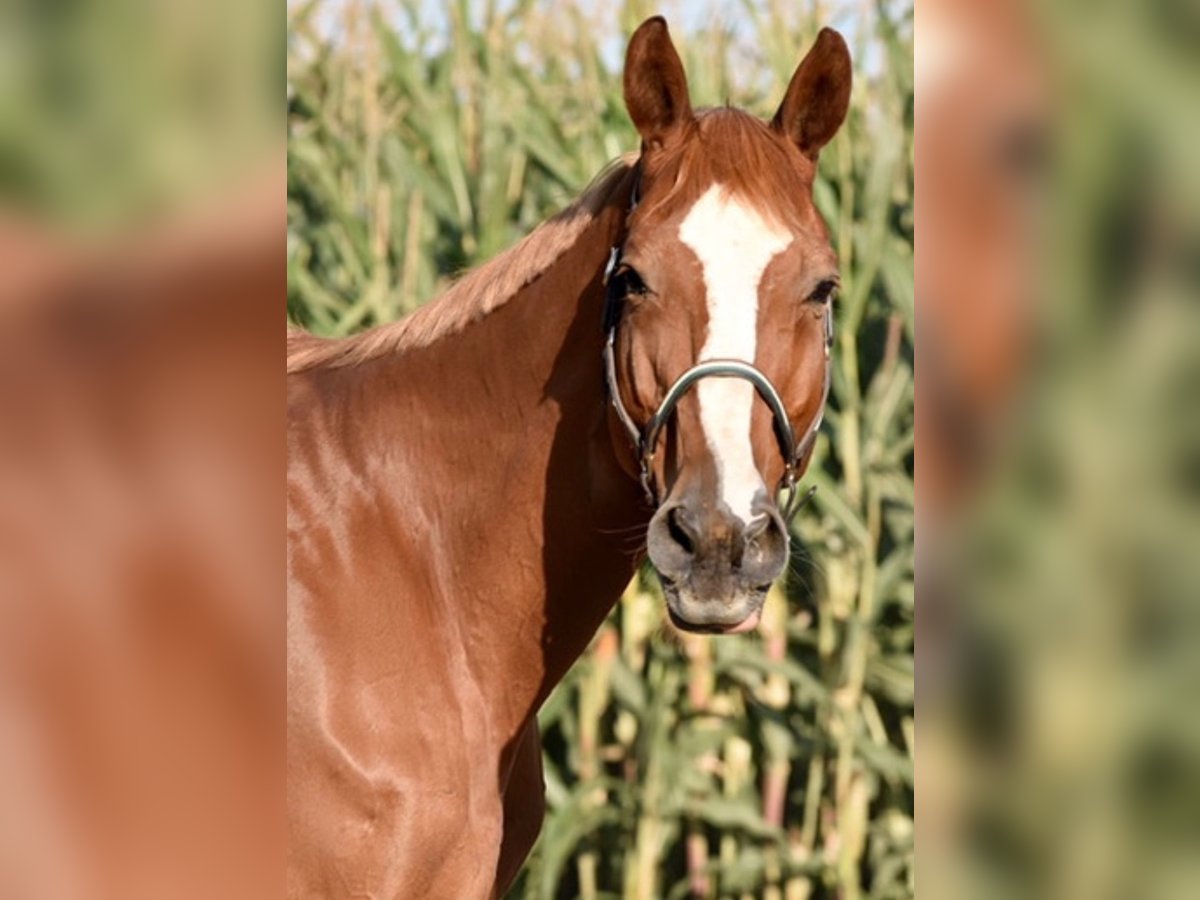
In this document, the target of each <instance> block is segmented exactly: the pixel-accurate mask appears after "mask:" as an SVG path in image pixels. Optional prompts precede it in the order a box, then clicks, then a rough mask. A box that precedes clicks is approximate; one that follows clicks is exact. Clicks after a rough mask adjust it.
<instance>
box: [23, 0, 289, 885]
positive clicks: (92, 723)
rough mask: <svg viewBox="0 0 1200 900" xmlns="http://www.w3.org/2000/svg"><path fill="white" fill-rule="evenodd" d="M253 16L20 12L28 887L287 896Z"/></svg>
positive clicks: (267, 157)
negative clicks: (283, 890)
mask: <svg viewBox="0 0 1200 900" xmlns="http://www.w3.org/2000/svg"><path fill="white" fill-rule="evenodd" d="M234 11H235V7H233V6H232V5H231V4H227V3H217V4H207V5H204V6H200V5H195V4H192V5H184V4H170V5H167V4H160V3H149V2H133V0H125V2H116V3H104V4H101V3H90V4H89V3H84V4H71V5H65V6H64V5H61V4H44V3H36V2H28V3H19V4H15V5H9V6H6V7H5V10H4V12H3V14H0V16H2V21H3V24H2V25H0V33H2V34H3V44H4V50H3V58H4V61H5V72H4V81H3V83H2V85H0V98H2V107H0V108H2V109H3V116H2V118H0V122H2V125H0V185H2V189H0V190H2V193H0V798H3V799H0V897H4V898H6V900H34V898H39V900H40V898H147V900H149V898H164V897H172V898H197V900H201V898H215V897H222V898H226V897H227V898H235V897H245V898H258V897H265V896H275V895H278V893H279V892H280V889H281V885H282V874H283V854H284V851H285V837H284V834H283V808H284V804H285V796H284V787H283V785H284V780H283V772H282V771H281V760H282V758H283V753H282V746H281V744H282V741H283V720H284V703H285V697H286V694H285V676H284V673H283V671H282V669H283V617H282V603H281V599H282V591H283V586H282V565H283V548H284V536H283V533H282V530H281V529H280V527H279V525H280V522H279V511H280V509H281V508H282V504H283V482H282V477H281V473H282V470H283V444H282V438H281V435H282V429H283V391H282V377H281V375H280V366H279V353H280V348H281V346H282V344H281V340H280V338H281V337H282V334H281V332H282V328H281V324H282V323H281V322H280V318H281V317H280V315H279V302H280V299H281V297H282V296H283V291H284V272H283V265H282V250H283V246H284V230H285V224H284V199H283V188H284V172H283V162H282V150H281V148H280V147H279V142H278V138H277V135H278V129H279V124H280V117H279V113H278V107H277V103H278V96H277V91H278V86H279V85H280V78H279V72H278V69H279V65H278V59H279V48H280V46H281V44H282V36H281V34H280V31H279V28H278V25H277V22H278V20H277V19H275V20H274V22H271V23H269V24H268V23H267V22H265V21H263V20H262V19H259V20H257V21H256V20H255V19H254V18H252V17H251V16H249V15H247V14H246V13H244V12H239V13H238V14H237V15H236V16H234V15H232V14H233V13H234ZM272 18H274V17H272ZM267 74H270V75H272V76H273V78H272V79H271V80H270V81H268V79H267V78H266V77H265V76H266V75H267Z"/></svg>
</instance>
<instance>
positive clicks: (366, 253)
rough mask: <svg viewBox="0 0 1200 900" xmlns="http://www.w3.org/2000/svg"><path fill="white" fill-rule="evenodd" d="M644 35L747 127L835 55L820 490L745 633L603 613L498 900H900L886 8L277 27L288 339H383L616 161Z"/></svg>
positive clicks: (399, 19)
mask: <svg viewBox="0 0 1200 900" xmlns="http://www.w3.org/2000/svg"><path fill="white" fill-rule="evenodd" d="M656 13H662V14H664V15H665V16H666V17H667V20H668V22H669V23H670V27H671V31H672V35H673V37H674V40H675V42H676V44H677V46H678V47H679V49H680V52H681V55H682V57H683V60H684V65H685V68H686V70H687V74H688V80H689V82H690V85H691V91H692V100H693V103H694V104H696V105H714V104H722V103H726V102H728V103H732V104H734V105H736V106H740V107H744V108H746V109H748V110H750V111H752V112H754V113H756V114H758V115H760V116H763V117H765V118H769V117H770V116H771V115H773V113H774V112H775V109H776V108H777V106H778V104H779V101H780V99H781V98H782V95H783V90H784V88H785V86H786V85H787V82H788V80H789V79H790V77H791V75H792V73H793V72H794V71H795V68H796V66H797V65H798V64H799V62H800V60H801V58H802V57H803V56H804V53H805V52H806V51H807V49H808V47H809V46H811V44H812V41H813V39H814V38H815V36H816V33H817V31H818V30H819V28H820V27H822V26H826V25H828V26H832V27H834V28H837V29H839V30H840V31H842V33H843V34H844V35H845V36H846V38H847V41H848V42H849V45H850V47H851V52H852V56H853V58H854V60H855V66H856V69H855V86H854V93H853V97H852V101H851V111H850V115H849V119H848V121H847V123H846V125H845V126H844V128H843V130H842V132H841V133H840V135H839V136H838V137H837V138H835V139H834V141H833V142H832V143H831V144H830V145H829V146H828V147H827V148H826V149H825V150H824V151H823V153H822V157H821V166H820V176H819V178H818V180H817V184H816V188H815V195H816V201H817V205H818V207H819V208H820V210H821V212H822V213H823V214H824V216H825V219H826V221H827V222H828V224H829V226H830V231H831V234H832V236H833V241H834V246H835V248H836V249H837V251H838V254H839V257H840V260H841V270H842V280H843V285H844V289H843V292H842V295H841V297H840V299H839V300H838V301H837V332H838V338H837V340H838V343H837V345H836V347H835V353H834V364H835V369H834V372H835V376H834V386H833V396H832V398H831V409H830V413H829V414H828V416H827V421H828V423H829V424H828V426H827V428H826V429H825V431H824V434H823V436H822V437H821V440H820V442H819V444H818V447H817V452H816V457H815V461H814V463H813V467H812V470H811V473H810V479H811V480H812V481H813V482H814V483H817V484H818V485H819V486H820V490H819V491H818V492H817V495H816V498H815V501H814V503H813V505H811V506H810V507H809V508H808V509H807V511H806V512H805V513H803V514H802V515H801V516H799V517H798V520H797V524H796V533H795V538H796V540H795V553H794V558H793V560H792V565H791V567H790V572H789V574H788V576H787V577H786V579H784V580H783V581H782V582H781V583H780V584H778V585H777V586H776V588H775V589H774V590H773V592H772V593H771V596H770V599H769V601H768V607H767V611H766V614H765V616H764V621H763V625H762V627H761V629H760V632H759V633H757V634H754V635H750V636H734V637H728V638H717V639H713V638H709V637H702V636H691V635H681V634H679V633H677V632H675V631H674V630H673V629H672V628H671V627H670V625H669V624H667V622H666V608H665V605H664V603H663V600H662V597H661V596H660V594H659V590H658V587H657V584H656V582H655V580H654V577H653V576H652V575H651V574H650V573H648V572H647V573H644V575H643V577H639V578H638V579H636V580H635V582H634V583H633V584H631V585H630V586H629V589H628V590H627V591H626V593H625V595H624V597H623V598H622V599H621V601H620V603H619V604H618V605H617V608H616V609H615V611H614V612H613V614H612V616H611V617H610V618H609V620H608V622H607V623H606V624H605V625H604V626H603V628H602V629H601V631H600V633H599V634H598V635H597V637H596V639H595V641H594V643H593V645H592V647H591V648H590V649H589V651H588V652H587V653H586V655H585V656H584V657H583V658H582V659H581V660H580V662H579V663H578V664H577V665H576V666H575V667H574V669H573V670H572V671H571V673H570V674H569V675H568V676H567V678H566V680H565V681H564V682H563V683H562V685H561V686H560V687H559V688H558V690H557V691H556V693H555V694H554V695H553V696H552V697H551V698H550V700H549V701H548V702H547V703H546V705H545V707H544V709H543V710H542V712H541V715H540V716H539V721H540V724H541V727H542V731H543V735H544V745H545V771H546V781H547V800H548V813H547V817H546V821H545V825H544V827H543V829H542V835H541V838H540V840H539V842H538V844H537V846H536V848H535V849H534V851H533V854H532V855H531V857H530V859H529V861H528V863H527V865H526V867H525V869H524V871H523V872H522V874H521V876H520V878H519V880H518V882H517V884H516V885H515V886H514V888H513V890H512V892H511V893H510V896H511V897H517V898H525V897H528V898H553V897H583V898H596V897H602V896H604V897H616V896H623V897H629V898H652V897H690V896H695V897H710V896H712V897H718V896H719V897H742V896H747V897H751V896H752V897H765V898H784V897H787V898H803V897H844V898H859V897H867V896H871V897H878V898H901V897H911V896H913V891H914V886H913V790H912V786H913V715H912V706H913V599H914V591H913V484H912V474H913V462H912V458H913V440H914V437H913V425H914V423H913V381H912V361H913V156H912V117H913V80H912V79H913V69H912V9H911V7H910V6H906V5H905V4H903V3H884V4H878V5H876V4H861V3H849V2H834V3H821V4H795V3H782V2H665V3H661V4H651V3H645V2H627V3H605V2H589V0H579V2H566V3H563V2H555V3H548V2H467V0H461V2H454V3H449V4H430V3H427V2H420V0H399V2H389V0H380V2H342V0H338V2H334V0H313V2H308V3H292V4H290V5H289V10H288V86H287V90H288V309H289V314H290V315H291V317H292V318H293V319H294V320H295V321H297V322H299V323H301V324H303V325H304V326H305V327H307V328H310V329H311V330H313V331H316V332H319V333H322V334H330V335H342V334H348V333H351V332H354V331H357V330H359V329H362V328H364V327H368V326H370V325H373V324H376V323H379V322H385V321H389V320H392V319H394V318H396V317H398V316H401V315H403V314H405V313H406V312H409V311H411V310H412V309H414V308H416V307H417V306H419V305H420V304H422V303H424V302H427V301H428V300H430V299H432V298H433V297H435V296H436V295H437V294H438V292H439V291H440V290H441V289H442V288H444V287H445V286H446V285H447V284H448V283H449V281H450V280H451V279H452V278H454V277H455V276H456V275H458V274H460V273H461V272H462V271H463V270H464V269H466V268H468V267H470V266H473V265H475V264H477V263H479V262H482V261H483V260H486V259H488V258H489V257H491V256H492V255H494V254H495V253H497V252H498V251H500V250H502V249H504V248H506V247H508V246H510V245H511V244H513V243H514V242H516V241H518V240H520V239H521V238H522V237H523V236H524V235H526V234H528V233H529V231H531V230H532V229H533V228H534V226H535V225H537V224H538V223H539V222H541V221H542V220H543V219H545V218H547V217H548V216H550V215H551V214H553V213H554V212H556V211H557V210H559V209H561V208H562V207H563V206H565V205H566V204H567V203H568V202H569V201H570V200H571V199H572V198H574V197H575V196H576V195H577V194H578V193H579V192H580V191H581V190H582V189H583V188H584V187H585V186H586V185H587V184H588V182H589V181H590V180H591V179H592V178H593V177H594V176H595V175H596V174H597V173H598V172H599V171H600V170H601V169H602V168H603V167H604V165H605V164H606V163H607V162H608V161H610V160H612V159H613V158H615V157H616V156H618V155H619V154H621V153H623V152H627V151H630V150H636V149H637V146H638V139H637V137H636V133H635V132H634V130H633V127H632V125H631V124H630V123H629V120H628V115H627V113H626V112H625V108H624V103H623V100H622V95H621V66H622V63H623V58H624V51H625V41H626V37H627V35H628V34H629V33H630V32H631V31H632V30H633V29H634V28H635V27H636V26H637V25H638V24H640V23H641V22H642V21H643V20H644V19H645V18H647V17H648V16H650V15H653V14H656Z"/></svg>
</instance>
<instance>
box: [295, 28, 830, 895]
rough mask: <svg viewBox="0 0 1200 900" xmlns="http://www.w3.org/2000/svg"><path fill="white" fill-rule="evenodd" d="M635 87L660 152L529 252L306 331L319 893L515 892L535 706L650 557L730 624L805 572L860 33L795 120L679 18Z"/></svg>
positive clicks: (305, 808)
mask: <svg viewBox="0 0 1200 900" xmlns="http://www.w3.org/2000/svg"><path fill="white" fill-rule="evenodd" d="M624 92H625V103H626V107H627V109H628V111H629V115H630V117H631V118H632V120H633V123H634V125H635V126H636V127H637V130H638V132H639V133H640V135H641V139H642V146H641V153H640V156H638V157H637V158H636V159H630V160H625V161H622V162H619V163H617V164H616V165H614V166H613V167H612V168H610V169H609V170H608V171H606V172H605V173H603V174H602V175H601V176H600V177H599V178H598V179H597V180H596V182H595V183H594V184H593V185H592V186H591V187H590V188H589V189H588V190H587V191H586V192H585V193H584V194H583V196H582V197H581V198H580V199H579V200H578V201H576V202H575V203H574V204H573V205H572V206H570V207H569V208H568V209H567V210H565V211H564V212H563V213H561V214H560V215H558V216H556V217H555V218H554V219H552V220H550V221H548V222H547V223H545V224H543V225H542V226H541V227H540V228H538V229H537V230H536V231H535V232H534V233H533V234H532V235H530V236H529V237H528V238H527V239H526V240H524V241H523V242H522V243H520V244H518V245H517V246H516V247H515V248H513V249H512V250H510V251H508V252H507V253H505V254H503V255H501V256H500V257H498V258H497V259H495V260H493V261H492V262H491V263H489V264H487V265H485V266H483V267H482V268H481V269H479V270H477V271H475V272H474V273H472V274H469V275H467V276H466V277H465V278H464V279H462V280H461V281H460V282H459V283H458V284H456V285H455V286H454V287H452V288H451V289H450V290H449V291H448V292H447V293H446V294H445V295H444V296H443V297H441V298H440V299H439V300H438V301H437V302H435V303H433V304H431V305H429V306H427V307H425V308H423V309H421V310H420V311H418V312H417V313H415V314H414V315H412V316H410V317H409V318H407V319H405V320H403V321H401V322H398V323H396V324H393V325H387V326H383V327H381V328H378V329H376V330H373V331H368V332H366V333H364V334H362V335H359V336H356V337H352V338H349V339H345V340H338V341H322V340H319V339H317V338H315V337H312V336H309V335H304V334H301V333H298V332H295V331H291V332H289V335H288V373H289V379H288V380H289V393H288V404H289V407H288V408H289V432H288V454H289V460H288V536H289V545H288V572H289V574H288V590H289V596H288V791H289V798H288V807H289V866H288V878H289V885H288V890H289V895H290V896H294V897H295V896H313V895H320V896H334V895H336V896H372V897H445V898H455V900H461V898H475V897H495V896H498V895H500V894H502V893H503V892H504V890H505V888H506V887H507V886H508V885H509V884H510V883H511V881H512V879H513V878H514V876H515V875H516V873H517V871H518V869H519V867H520V865H521V862H522V861H523V860H524V858H525V856H526V854H527V853H528V851H529V848H530V847H531V845H532V844H533V841H534V839H535V837H536V836H537V833H538V829H539V827H540V824H541V819H542V812H543V785H542V772H541V746H540V742H539V737H538V731H537V722H536V719H535V713H536V711H537V709H538V707H539V705H540V704H541V703H542V701H543V700H545V698H546V696H547V695H548V694H549V693H550V691H551V689H552V688H553V687H554V686H555V684H557V683H558V681H559V680H560V679H561V678H562V677H563V675H564V673H565V672H566V671H567V669H568V667H569V666H570V665H571V663H572V662H573V661H574V660H575V659H576V658H577V657H578V656H579V654H580V653H581V652H582V651H583V650H584V648H585V647H586V645H587V643H588V641H589V639H590V638H591V637H592V635H593V634H594V633H595V632H596V630H597V628H598V627H599V625H600V624H601V622H602V621H603V619H604V617H605V615H606V614H607V613H608V612H609V610H610V609H611V608H612V606H613V605H614V603H615V602H616V600H617V598H618V596H619V595H620V593H621V591H622V589H623V588H624V587H625V585H626V584H627V583H628V581H629V579H630V577H631V576H632V574H633V572H634V570H635V568H636V566H637V565H638V564H639V562H640V560H641V559H642V557H643V555H644V554H645V553H647V552H648V554H649V556H650V559H651V561H652V562H653V563H654V565H655V566H656V568H657V569H658V571H659V573H660V574H661V576H662V580H663V584H664V587H665V590H666V596H667V605H668V609H669V611H670V615H671V618H672V619H673V620H674V622H675V623H676V624H677V625H678V626H679V627H681V628H684V629H692V630H700V631H706V632H713V633H715V632H732V631H741V630H747V629H750V628H753V627H754V625H755V624H756V622H757V620H758V616H759V613H760V611H761V608H762V603H763V598H764V595H765V591H766V587H767V586H768V585H769V584H770V583H771V582H772V580H773V579H775V578H776V577H777V576H778V575H779V574H780V573H781V572H782V571H783V569H784V566H785V563H786V559H787V550H788V546H787V545H788V534H787V527H786V523H785V521H784V516H783V514H782V513H781V510H780V509H779V508H777V506H776V503H775V497H774V494H775V491H774V487H775V486H776V485H780V486H782V488H784V489H785V491H786V492H788V493H790V494H794V492H795V486H794V481H795V478H796V476H797V475H798V474H799V473H800V472H802V471H803V468H804V467H805V466H806V465H807V462H808V458H809V454H810V453H811V449H812V437H813V435H815V432H816V427H817V425H818V423H819V419H820V414H821V411H822V409H823V407H824V402H825V395H826V392H827V389H828V353H829V338H828V335H829V328H830V324H829V323H830V321H831V301H832V294H833V292H834V291H835V289H836V287H837V279H838V276H837V268H836V260H835V257H834V254H833V251H832V249H831V248H830V246H829V241H828V236H827V232H826V229H825V226H824V223H823V222H822V221H821V218H820V216H819V215H818V213H817V211H816V209H815V208H814V206H813V202H812V182H813V177H814V171H815V164H816V159H817V154H818V152H819V151H820V149H821V147H822V146H824V145H825V143H826V142H827V141H829V139H830V138H832V137H833V135H834V133H835V132H836V131H837V129H838V127H839V126H840V125H841V122H842V120H843V119H844V117H845V114H846V109H847V105H848V102H849V92H850V59H849V54H848V52H847V49H846V45H845V43H844V41H843V40H842V38H841V37H840V36H839V35H837V34H836V33H835V32H833V31H830V30H824V31H822V32H821V34H820V36H819V37H818V39H817V42H816V44H815V46H814V47H813V49H812V50H811V51H810V52H809V54H808V55H807V56H806V57H805V59H804V60H803V62H802V63H801V64H800V66H799V68H798V70H797V71H796V74H795V76H794V77H793V78H792V80H791V83H790V85H789V87H788V89H787V92H786V95H785V97H784V99H783V102H782V104H781V105H780V107H779V111H778V112H777V114H776V115H775V117H774V119H773V120H772V121H771V122H770V123H766V122H762V121H760V120H758V119H757V118H754V117H752V116H750V115H748V114H746V113H744V112H741V111H738V110H735V109H729V108H721V109H710V110H693V109H692V106H691V103H690V101H689V98H688V91H687V82H686V79H685V76H684V72H683V66H682V64H681V62H680V59H679V56H678V54H677V53H676V51H675V48H674V46H673V45H672V43H671V40H670V37H669V35H668V32H667V27H666V24H665V23H664V22H663V20H662V19H661V18H654V19H650V20H649V21H647V22H645V23H644V24H643V25H642V26H641V27H640V28H638V30H637V31H636V33H635V34H634V35H633V37H632V39H631V41H630V44H629V49H628V54H627V56H626V62H625V73H624ZM760 399H761V401H762V402H758V401H759V400H760ZM768 486H770V487H768ZM789 505H790V504H789ZM642 533H645V535H646V543H645V547H644V549H642V548H640V547H633V546H631V542H630V535H631V534H633V535H638V536H640V535H641V534H642ZM639 543H640V542H639Z"/></svg>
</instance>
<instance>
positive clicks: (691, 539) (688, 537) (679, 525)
mask: <svg viewBox="0 0 1200 900" xmlns="http://www.w3.org/2000/svg"><path fill="white" fill-rule="evenodd" d="M667 533H668V534H670V535H671V539H672V540H673V541H675V543H677V544H678V545H679V546H680V547H681V548H682V549H683V551H684V552H685V553H687V554H688V555H689V556H691V555H693V554H695V552H696V541H697V540H698V538H699V533H698V532H697V529H696V525H695V523H694V522H692V521H691V517H690V516H689V515H688V513H687V511H686V510H685V509H684V508H683V507H682V506H677V507H675V508H674V509H672V510H671V511H670V512H669V513H667Z"/></svg>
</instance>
